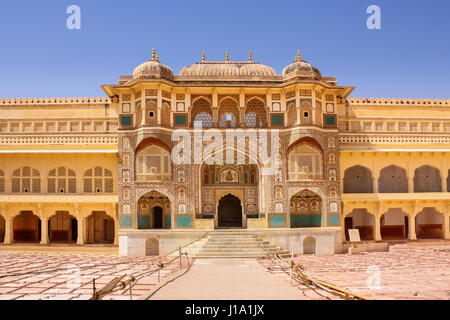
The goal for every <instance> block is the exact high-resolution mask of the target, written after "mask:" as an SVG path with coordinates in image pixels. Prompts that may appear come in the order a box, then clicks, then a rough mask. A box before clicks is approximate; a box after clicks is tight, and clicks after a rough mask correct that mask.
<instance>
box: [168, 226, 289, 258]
mask: <svg viewBox="0 0 450 320" xmlns="http://www.w3.org/2000/svg"><path fill="white" fill-rule="evenodd" d="M260 237H261V235H260V234H258V233H249V232H248V231H239V230H237V231H236V230H226V231H222V230H221V231H214V232H210V233H208V235H207V236H206V237H205V238H203V239H201V240H199V241H197V242H194V243H192V244H190V245H189V246H187V247H185V248H183V249H182V251H183V252H187V254H188V256H189V257H193V258H258V257H261V256H263V255H264V253H263V250H262V248H261V247H260V245H262V244H263V245H265V246H266V247H267V248H268V249H269V250H270V251H274V252H279V253H280V254H281V255H286V256H289V255H290V253H289V252H287V251H285V250H280V248H278V247H276V246H273V245H270V243H269V241H265V240H262V239H261V238H260ZM177 254H178V252H174V253H173V254H172V255H171V257H174V256H176V255H177Z"/></svg>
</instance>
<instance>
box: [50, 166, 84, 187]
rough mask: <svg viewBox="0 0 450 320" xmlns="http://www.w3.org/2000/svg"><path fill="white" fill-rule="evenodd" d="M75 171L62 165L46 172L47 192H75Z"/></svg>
mask: <svg viewBox="0 0 450 320" xmlns="http://www.w3.org/2000/svg"><path fill="white" fill-rule="evenodd" d="M76 186H77V184H76V178H75V171H73V170H71V169H67V168H64V167H59V168H58V169H53V170H51V171H50V172H49V173H48V185H47V192H48V193H76V191H77V187H76Z"/></svg>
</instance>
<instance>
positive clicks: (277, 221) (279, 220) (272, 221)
mask: <svg viewBox="0 0 450 320" xmlns="http://www.w3.org/2000/svg"><path fill="white" fill-rule="evenodd" d="M269 225H270V226H271V227H284V215H279V216H270V218H269Z"/></svg>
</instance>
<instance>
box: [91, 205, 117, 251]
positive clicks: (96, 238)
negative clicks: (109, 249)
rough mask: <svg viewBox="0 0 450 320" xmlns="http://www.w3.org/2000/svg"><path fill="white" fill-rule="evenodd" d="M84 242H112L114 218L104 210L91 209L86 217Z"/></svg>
mask: <svg viewBox="0 0 450 320" xmlns="http://www.w3.org/2000/svg"><path fill="white" fill-rule="evenodd" d="M85 223H86V235H85V236H86V238H85V241H86V243H114V237H115V232H116V230H115V225H114V219H113V218H111V217H110V216H109V215H107V214H106V212H105V211H93V212H92V213H91V214H90V215H89V216H88V217H87V218H86V222H85Z"/></svg>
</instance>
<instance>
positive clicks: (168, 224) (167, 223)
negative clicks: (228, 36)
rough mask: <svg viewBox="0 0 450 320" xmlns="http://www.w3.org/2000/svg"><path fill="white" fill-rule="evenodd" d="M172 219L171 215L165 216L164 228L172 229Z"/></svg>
mask: <svg viewBox="0 0 450 320" xmlns="http://www.w3.org/2000/svg"><path fill="white" fill-rule="evenodd" d="M170 225H171V221H170V216H164V228H166V229H170Z"/></svg>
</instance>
